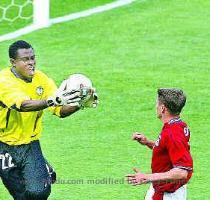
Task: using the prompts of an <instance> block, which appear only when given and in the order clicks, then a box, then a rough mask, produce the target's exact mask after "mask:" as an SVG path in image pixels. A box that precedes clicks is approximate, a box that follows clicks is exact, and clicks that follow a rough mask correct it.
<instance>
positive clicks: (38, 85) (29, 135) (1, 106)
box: [0, 68, 60, 145]
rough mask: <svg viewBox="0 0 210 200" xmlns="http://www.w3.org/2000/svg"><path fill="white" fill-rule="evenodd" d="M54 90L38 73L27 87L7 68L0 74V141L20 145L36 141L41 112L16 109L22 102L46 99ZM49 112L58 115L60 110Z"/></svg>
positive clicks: (37, 72)
mask: <svg viewBox="0 0 210 200" xmlns="http://www.w3.org/2000/svg"><path fill="white" fill-rule="evenodd" d="M56 89H57V87H56V85H55V83H54V81H53V80H52V79H50V78H49V77H47V76H46V75H45V74H44V73H43V72H41V71H38V70H36V72H35V75H34V77H33V80H32V82H30V83H26V82H25V81H23V80H22V79H20V78H17V77H16V76H15V75H14V74H13V73H12V72H11V69H10V68H6V69H4V70H2V71H0V141H1V142H4V143H6V144H8V145H21V144H28V143H30V142H31V141H33V140H38V139H39V138H40V135H41V131H42V116H43V111H32V112H20V110H19V109H20V106H21V104H22V102H23V101H25V100H42V99H47V98H48V97H50V96H52V95H53V94H54V92H55V90H56ZM49 109H50V110H51V111H52V112H53V114H55V115H58V116H59V115H60V107H50V108H49Z"/></svg>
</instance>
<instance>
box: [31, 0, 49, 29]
mask: <svg viewBox="0 0 210 200" xmlns="http://www.w3.org/2000/svg"><path fill="white" fill-rule="evenodd" d="M33 24H34V25H36V26H37V27H39V28H44V27H47V26H49V25H50V0H33Z"/></svg>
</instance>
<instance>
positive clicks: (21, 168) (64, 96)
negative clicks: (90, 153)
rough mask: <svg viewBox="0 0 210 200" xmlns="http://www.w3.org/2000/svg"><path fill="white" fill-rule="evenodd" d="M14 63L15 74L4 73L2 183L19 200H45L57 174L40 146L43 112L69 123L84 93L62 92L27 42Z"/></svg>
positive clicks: (0, 75) (0, 85) (17, 45)
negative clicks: (37, 65)
mask: <svg viewBox="0 0 210 200" xmlns="http://www.w3.org/2000/svg"><path fill="white" fill-rule="evenodd" d="M9 57H10V62H11V65H12V66H11V68H6V69H4V70H2V71H1V72H0V177H1V178H2V181H3V183H4V185H5V186H6V188H7V189H8V191H9V192H10V194H11V195H12V196H13V198H14V199H15V200H46V199H48V197H49V195H50V192H51V184H52V183H53V182H55V179H56V174H55V172H54V170H53V169H52V167H51V166H50V165H49V164H48V163H47V161H46V160H45V158H44V157H43V155H42V151H41V148H40V144H39V138H40V134H41V131H42V116H43V110H44V109H46V108H49V109H50V111H51V112H52V113H53V114H54V115H56V116H58V117H62V118H63V117H67V116H69V115H71V114H72V113H74V112H76V111H78V110H79V109H80V106H81V105H82V95H81V93H82V91H77V90H74V91H68V90H67V89H62V90H59V89H57V87H56V85H55V83H54V81H53V80H52V79H50V78H49V77H48V76H46V75H45V74H44V73H43V72H41V71H38V70H36V67H35V66H36V60H35V54H34V49H33V47H32V46H31V45H30V44H29V43H27V42H25V41H22V40H19V41H16V42H14V43H13V44H11V45H10V47H9ZM90 92H91V89H90Z"/></svg>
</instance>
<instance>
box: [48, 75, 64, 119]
mask: <svg viewBox="0 0 210 200" xmlns="http://www.w3.org/2000/svg"><path fill="white" fill-rule="evenodd" d="M46 80H47V83H46V96H45V98H46V99H47V98H49V97H51V96H53V95H54V94H55V92H56V90H57V86H56V84H55V82H54V81H53V80H52V79H51V78H48V77H47V78H46ZM48 110H49V111H50V112H52V113H53V114H54V115H56V116H58V117H60V110H61V106H51V107H49V108H48Z"/></svg>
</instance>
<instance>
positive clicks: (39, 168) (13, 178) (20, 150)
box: [0, 141, 52, 200]
mask: <svg viewBox="0 0 210 200" xmlns="http://www.w3.org/2000/svg"><path fill="white" fill-rule="evenodd" d="M46 164H48V163H47V162H46V160H45V159H44V157H43V155H42V151H41V147H40V144H39V141H33V142H31V143H30V144H24V145H18V146H10V145H7V144H5V143H2V142H0V177H1V178H2V182H3V183H4V185H5V186H6V188H7V189H8V191H9V192H10V194H11V195H12V196H13V198H14V199H15V200H46V199H47V198H48V196H49V195H50V192H51V183H52V179H51V178H52V177H51V174H50V173H49V167H47V166H46ZM50 170H52V169H51V168H50ZM51 172H52V171H51Z"/></svg>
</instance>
